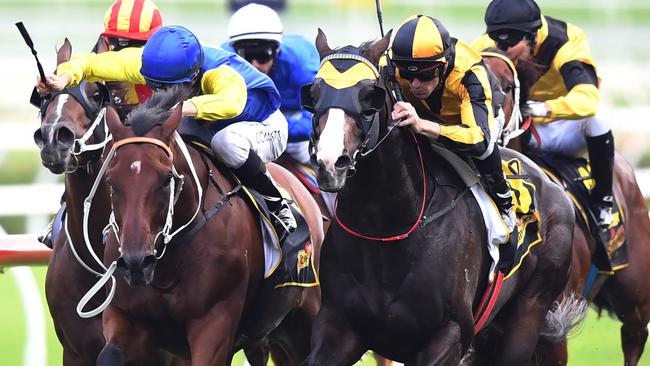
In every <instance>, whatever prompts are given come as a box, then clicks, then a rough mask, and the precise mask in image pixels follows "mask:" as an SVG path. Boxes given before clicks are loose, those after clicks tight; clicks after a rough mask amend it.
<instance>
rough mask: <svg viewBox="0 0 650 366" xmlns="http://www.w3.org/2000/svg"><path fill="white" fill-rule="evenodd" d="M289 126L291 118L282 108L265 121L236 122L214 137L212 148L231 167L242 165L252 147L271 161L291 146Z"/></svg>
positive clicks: (264, 160) (263, 157)
mask: <svg viewBox="0 0 650 366" xmlns="http://www.w3.org/2000/svg"><path fill="white" fill-rule="evenodd" d="M217 123H218V122H217ZM287 128H288V127H287V120H286V119H285V118H284V115H283V114H282V112H280V110H277V111H275V112H273V114H271V115H270V116H269V117H268V118H267V119H265V120H264V121H262V122H236V123H233V124H231V125H230V126H228V127H225V128H224V129H223V130H221V131H219V132H217V133H216V134H215V135H214V136H213V137H212V141H211V145H212V151H213V152H214V153H215V155H216V156H217V157H218V158H219V160H221V161H222V162H223V163H224V164H226V165H227V166H228V167H230V168H235V169H236V168H239V167H240V166H242V164H244V162H245V161H246V159H247V158H248V154H249V151H250V150H251V149H253V151H255V152H256V153H257V155H259V157H260V158H261V159H262V161H263V162H265V163H268V162H269V161H273V160H275V159H277V158H278V157H279V156H280V155H281V154H282V153H283V152H284V150H285V149H286V148H287V138H288V135H289V134H288V131H287Z"/></svg>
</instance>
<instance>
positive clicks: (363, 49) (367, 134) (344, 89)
mask: <svg viewBox="0 0 650 366" xmlns="http://www.w3.org/2000/svg"><path fill="white" fill-rule="evenodd" d="M389 41H390V32H389V33H388V34H387V35H386V36H385V37H384V38H382V39H380V40H378V41H376V42H367V43H364V44H362V45H361V46H360V47H354V46H345V47H342V48H338V49H335V50H332V49H331V48H330V47H329V45H328V44H327V38H326V36H325V34H324V33H323V31H322V30H320V29H319V30H318V36H317V37H316V48H317V49H318V52H319V54H320V57H321V66H320V69H319V71H318V74H316V78H315V79H314V82H313V84H309V85H306V86H304V87H303V89H302V104H303V107H304V108H305V109H307V110H309V111H311V112H312V113H313V114H314V117H313V133H312V145H313V150H312V151H311V159H312V165H313V166H314V167H315V169H316V173H317V180H318V184H319V186H320V188H321V189H322V190H324V191H328V192H336V191H339V190H340V189H341V188H342V187H343V186H344V185H345V181H346V177H347V175H348V172H349V171H350V170H352V169H354V166H355V163H356V159H357V158H358V156H357V155H358V154H359V153H363V152H364V150H365V149H366V148H368V144H369V143H370V145H372V144H373V141H371V140H373V139H374V140H375V141H374V142H375V143H376V139H377V137H378V134H379V127H380V126H379V124H380V121H379V120H380V118H379V114H380V113H379V112H380V111H382V110H383V111H384V112H385V105H386V90H385V88H384V87H383V85H382V83H380V77H379V72H378V71H377V65H378V63H379V58H380V57H381V55H382V54H383V53H384V52H385V51H386V49H387V48H388V44H389Z"/></svg>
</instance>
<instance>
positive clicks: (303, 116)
mask: <svg viewBox="0 0 650 366" xmlns="http://www.w3.org/2000/svg"><path fill="white" fill-rule="evenodd" d="M285 117H286V118H287V122H288V123H289V142H299V141H307V140H309V137H310V136H311V126H312V114H311V113H309V112H307V111H305V110H299V111H294V112H291V113H285Z"/></svg>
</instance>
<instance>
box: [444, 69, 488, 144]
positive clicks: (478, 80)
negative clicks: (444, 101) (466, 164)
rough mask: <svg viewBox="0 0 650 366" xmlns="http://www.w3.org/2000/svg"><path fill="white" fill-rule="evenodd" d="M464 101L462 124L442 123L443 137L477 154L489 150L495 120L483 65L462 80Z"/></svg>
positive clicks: (461, 113)
mask: <svg viewBox="0 0 650 366" xmlns="http://www.w3.org/2000/svg"><path fill="white" fill-rule="evenodd" d="M458 96H459V98H460V100H461V102H460V119H461V124H460V125H442V126H441V129H440V136H441V140H443V142H445V140H446V142H445V145H449V146H453V149H455V150H456V151H463V152H466V153H467V154H469V155H471V156H475V157H480V156H482V155H483V154H484V153H485V152H486V151H487V150H488V142H489V139H490V130H491V127H493V124H494V123H496V121H495V120H494V114H493V109H492V89H491V88H490V82H489V81H488V77H487V73H486V71H485V68H484V67H483V66H479V65H474V66H473V67H472V68H471V69H470V70H468V71H467V73H466V74H465V77H463V79H462V80H461V83H460V88H459V90H458Z"/></svg>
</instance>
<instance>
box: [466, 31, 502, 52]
mask: <svg viewBox="0 0 650 366" xmlns="http://www.w3.org/2000/svg"><path fill="white" fill-rule="evenodd" d="M471 47H472V49H473V50H474V51H476V52H479V53H480V52H481V51H483V50H484V49H486V48H490V47H496V45H495V44H494V41H493V40H492V39H491V38H490V37H488V35H487V33H484V34H482V35H481V36H480V37H478V38H476V39H475V40H474V41H473V42H472V44H471Z"/></svg>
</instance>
